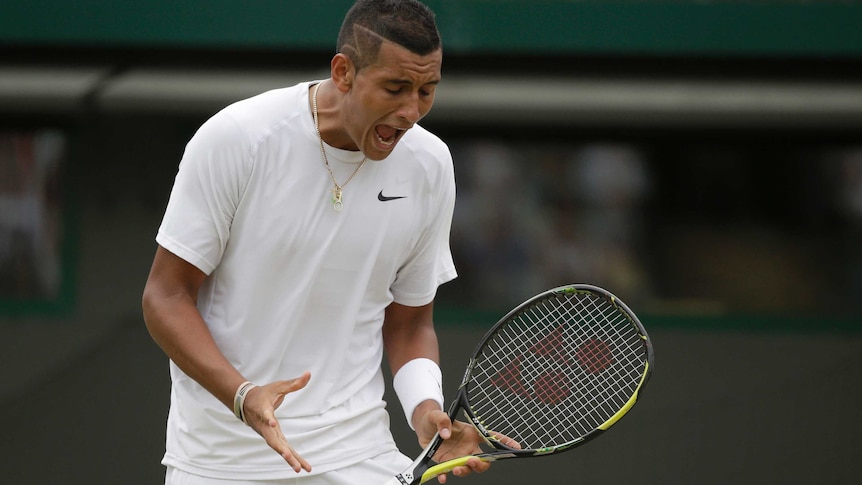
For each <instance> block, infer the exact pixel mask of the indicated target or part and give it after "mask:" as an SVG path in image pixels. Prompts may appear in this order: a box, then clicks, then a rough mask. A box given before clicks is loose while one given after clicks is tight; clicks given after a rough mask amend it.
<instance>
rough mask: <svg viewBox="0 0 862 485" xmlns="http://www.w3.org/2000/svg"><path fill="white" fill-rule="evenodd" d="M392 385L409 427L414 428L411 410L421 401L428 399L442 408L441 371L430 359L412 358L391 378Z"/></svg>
mask: <svg viewBox="0 0 862 485" xmlns="http://www.w3.org/2000/svg"><path fill="white" fill-rule="evenodd" d="M392 387H393V388H394V389H395V394H397V395H398V400H399V401H401V407H402V408H404V416H405V417H406V418H407V424H408V425H409V426H410V429H414V428H413V412H414V411H415V410H416V407H417V406H419V404H421V403H422V402H424V401H427V400H429V399H430V400H432V401H436V402H437V404H439V405H440V409H443V373H442V372H440V366H438V365H437V363H436V362H434V361H433V360H431V359H426V358H419V359H413V360H411V361H410V362H407V363H406V364H404V365H403V366H401V368H400V369H398V372H397V373H395V377H393V378H392Z"/></svg>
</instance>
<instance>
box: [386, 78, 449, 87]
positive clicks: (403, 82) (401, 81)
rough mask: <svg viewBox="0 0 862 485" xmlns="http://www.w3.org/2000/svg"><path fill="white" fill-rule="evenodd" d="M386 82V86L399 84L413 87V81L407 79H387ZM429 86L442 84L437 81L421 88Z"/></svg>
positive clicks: (429, 82)
mask: <svg viewBox="0 0 862 485" xmlns="http://www.w3.org/2000/svg"><path fill="white" fill-rule="evenodd" d="M384 82H385V83H386V84H398V85H405V86H412V85H413V81H409V80H407V79H387V80H386V81H384ZM429 84H434V85H437V84H440V80H439V79H435V80H433V81H428V82H427V83H422V84H421V86H427V85H429Z"/></svg>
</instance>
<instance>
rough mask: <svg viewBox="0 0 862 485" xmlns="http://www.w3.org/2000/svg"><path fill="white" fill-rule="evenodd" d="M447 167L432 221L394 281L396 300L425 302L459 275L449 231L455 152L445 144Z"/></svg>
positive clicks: (437, 185) (439, 183) (430, 216)
mask: <svg viewBox="0 0 862 485" xmlns="http://www.w3.org/2000/svg"><path fill="white" fill-rule="evenodd" d="M443 158H444V162H443V163H442V167H443V169H442V170H440V173H439V174H438V178H437V180H436V181H435V187H434V189H435V190H433V191H432V193H433V194H434V195H435V196H436V197H435V198H434V199H433V203H431V204H429V205H428V208H427V214H425V217H426V220H428V221H429V222H428V224H427V225H426V226H425V229H424V231H423V233H422V235H421V237H420V238H419V242H418V244H417V245H416V247H415V248H414V250H413V252H412V253H411V255H410V257H409V258H408V260H407V262H406V263H405V264H404V265H402V266H401V268H400V269H399V270H398V274H397V276H396V278H395V282H394V283H393V285H392V294H393V296H394V298H395V301H396V302H398V303H400V304H402V305H407V306H422V305H425V304H427V303H430V302H431V301H432V300H434V297H435V296H436V294H437V287H438V286H440V285H442V284H443V283H446V282H447V281H450V280H452V279H454V278H455V277H457V276H458V273H457V272H456V270H455V263H454V261H453V259H452V251H451V249H450V247H449V234H450V232H451V227H452V214H453V211H454V210H455V173H454V167H453V165H452V156H451V154H450V153H449V150H448V148H445V146H444V157H443Z"/></svg>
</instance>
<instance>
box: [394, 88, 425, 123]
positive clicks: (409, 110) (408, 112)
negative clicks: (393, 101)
mask: <svg viewBox="0 0 862 485" xmlns="http://www.w3.org/2000/svg"><path fill="white" fill-rule="evenodd" d="M423 115H424V113H422V110H421V108H420V102H419V95H418V94H417V93H413V94H412V95H410V96H407V97H406V98H405V99H404V102H403V103H401V106H400V107H399V108H398V116H399V117H400V118H403V119H405V120H407V121H408V122H410V123H411V124H412V123H418V122H419V120H420V119H422V116H423Z"/></svg>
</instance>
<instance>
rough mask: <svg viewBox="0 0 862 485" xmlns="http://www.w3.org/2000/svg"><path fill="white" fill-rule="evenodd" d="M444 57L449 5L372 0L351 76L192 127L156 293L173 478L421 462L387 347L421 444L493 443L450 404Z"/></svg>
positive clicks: (306, 481) (346, 45)
mask: <svg viewBox="0 0 862 485" xmlns="http://www.w3.org/2000/svg"><path fill="white" fill-rule="evenodd" d="M441 64H442V50H441V44H440V39H439V34H438V32H437V28H436V25H435V21H434V16H433V13H432V12H431V11H430V10H429V9H427V8H426V7H425V6H423V5H422V4H420V3H418V2H416V1H414V0H400V1H399V0H377V1H375V0H360V1H359V2H357V4H356V5H354V7H353V8H352V9H351V10H350V11H349V12H348V14H347V16H346V17H345V20H344V23H343V26H342V29H341V32H340V34H339V38H338V53H337V54H336V55H335V56H334V57H333V59H332V62H331V78H329V79H327V80H324V81H320V82H307V83H301V84H299V85H297V86H294V87H290V88H285V89H279V90H274V91H270V92H267V93H264V94H261V95H259V96H256V97H253V98H251V99H248V100H244V101H240V102H238V103H235V104H233V105H231V106H229V107H227V108H226V109H224V110H223V111H221V112H220V113H218V114H216V115H215V116H214V117H213V118H211V119H210V120H208V121H207V122H206V123H205V124H204V125H203V126H202V127H201V128H200V130H199V131H198V132H197V133H196V134H195V136H194V137H193V138H192V139H191V141H190V142H189V144H188V146H187V148H186V152H185V154H184V155H183V159H182V161H181V163H180V168H179V172H178V175H177V177H176V180H175V184H174V188H173V191H172V193H171V197H170V201H169V203H168V207H167V210H166V212H165V216H164V219H163V221H162V225H161V227H160V228H159V231H158V235H157V237H156V240H157V242H158V244H159V246H158V248H157V251H156V255H155V258H154V261H153V266H152V269H151V272H150V276H149V279H148V280H147V284H146V287H145V290H144V295H143V311H144V318H145V321H146V324H147V327H148V329H149V331H150V333H151V335H152V336H153V338H154V340H155V341H156V342H157V343H158V344H159V345H160V346H161V348H162V349H164V351H165V353H166V354H167V355H168V357H170V360H171V377H172V383H173V386H172V392H171V408H170V413H169V417H168V426H167V444H166V453H165V457H164V460H163V463H164V464H165V465H166V466H167V468H168V471H167V478H166V483H168V484H215V483H218V484H224V483H258V482H260V483H267V484H277V483H291V484H303V485H313V484H329V485H332V484H348V483H350V484H356V483H363V484H365V483H367V484H373V483H383V482H384V481H385V480H387V479H388V478H390V477H391V476H392V475H394V474H395V473H397V472H399V471H401V470H402V469H403V468H405V467H406V466H407V465H408V464H409V462H410V460H409V459H408V458H407V457H405V456H404V455H401V454H400V453H399V452H398V451H397V449H396V447H395V444H394V441H393V439H392V435H391V432H390V431H389V416H388V413H387V411H386V409H385V408H384V406H385V404H384V402H383V400H382V396H383V390H384V382H383V375H382V372H381V368H380V365H381V360H382V356H383V354H384V350H385V354H386V355H387V358H388V362H389V365H390V366H391V369H392V371H393V373H394V374H395V380H394V385H395V388H396V391H397V393H398V395H399V398H400V400H401V403H402V405H403V407H404V410H405V413H406V414H407V418H408V421H409V423H410V425H411V427H413V428H414V429H415V430H416V433H417V437H418V440H419V442H420V444H422V445H425V444H426V443H427V442H428V441H430V439H431V438H432V436H433V435H434V434H435V433H436V432H440V434H441V436H443V437H444V438H445V437H448V439H447V440H446V442H444V445H443V446H442V447H441V449H440V451H439V452H438V457H440V458H441V459H443V458H446V457H450V458H451V457H455V456H461V455H464V454H471V453H476V452H478V451H479V448H478V443H479V441H480V440H479V438H478V436H477V434H476V433H475V431H474V430H473V429H472V428H471V427H469V426H467V425H466V424H464V423H460V422H457V421H456V422H454V423H452V422H450V420H449V418H448V416H447V415H446V414H445V413H444V412H443V411H442V392H441V386H440V370H439V367H438V358H439V357H438V347H437V337H436V334H435V331H434V327H433V323H432V306H433V299H434V295H435V292H436V289H437V287H438V285H440V284H442V283H444V282H446V281H448V280H450V279H452V278H454V277H455V276H456V273H455V269H454V266H453V263H452V257H451V254H450V252H449V245H448V239H449V227H450V223H451V219H452V210H453V206H454V200H455V186H454V176H453V169H452V160H451V156H450V154H449V150H448V148H447V147H446V145H445V144H444V143H443V142H442V141H440V140H439V139H438V138H437V137H435V136H434V135H432V134H430V133H429V132H427V131H425V130H424V129H422V128H421V127H420V126H418V125H417V123H418V122H419V120H420V119H422V117H423V116H425V114H427V113H428V111H429V110H430V109H431V105H432V104H433V101H434V94H435V89H436V86H437V83H438V82H439V81H440V72H441ZM487 468H488V464H487V463H483V462H481V461H479V460H475V459H474V460H470V462H469V463H468V464H467V466H462V467H458V468H456V469H455V470H453V471H452V474H454V475H466V474H469V473H470V472H472V471H479V472H481V471H484V470H485V469H487ZM225 480H227V482H225ZM445 480H446V477H445V476H442V479H441V482H444V481H445Z"/></svg>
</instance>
